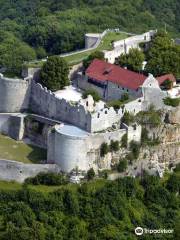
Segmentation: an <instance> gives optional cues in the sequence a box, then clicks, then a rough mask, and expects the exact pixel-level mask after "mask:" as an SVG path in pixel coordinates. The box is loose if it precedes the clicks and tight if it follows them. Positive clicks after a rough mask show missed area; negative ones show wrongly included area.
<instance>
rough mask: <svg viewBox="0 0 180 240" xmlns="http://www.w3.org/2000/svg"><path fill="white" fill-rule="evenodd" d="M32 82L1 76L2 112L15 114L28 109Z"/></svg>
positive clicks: (0, 106) (0, 100)
mask: <svg viewBox="0 0 180 240" xmlns="http://www.w3.org/2000/svg"><path fill="white" fill-rule="evenodd" d="M29 98H30V80H25V79H24V80H23V79H11V78H5V77H3V75H2V74H0V112H3V113H15V112H21V111H23V110H26V109H28V107H29Z"/></svg>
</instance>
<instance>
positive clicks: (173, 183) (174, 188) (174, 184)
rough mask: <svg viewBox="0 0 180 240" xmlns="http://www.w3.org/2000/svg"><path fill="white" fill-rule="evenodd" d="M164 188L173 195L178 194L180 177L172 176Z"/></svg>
mask: <svg viewBox="0 0 180 240" xmlns="http://www.w3.org/2000/svg"><path fill="white" fill-rule="evenodd" d="M166 188H167V189H168V190H169V191H170V192H174V193H179V189H180V177H179V175H178V174H172V175H171V176H170V177H169V179H168V181H167V185H166Z"/></svg>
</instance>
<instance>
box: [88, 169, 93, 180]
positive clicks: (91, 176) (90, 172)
mask: <svg viewBox="0 0 180 240" xmlns="http://www.w3.org/2000/svg"><path fill="white" fill-rule="evenodd" d="M94 177H95V172H94V169H93V168H90V169H89V170H88V171H87V179H88V180H92V179H93V178H94Z"/></svg>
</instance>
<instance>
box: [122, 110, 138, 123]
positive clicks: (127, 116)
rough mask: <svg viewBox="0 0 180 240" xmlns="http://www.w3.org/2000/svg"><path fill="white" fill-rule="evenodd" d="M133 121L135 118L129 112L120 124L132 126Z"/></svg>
mask: <svg viewBox="0 0 180 240" xmlns="http://www.w3.org/2000/svg"><path fill="white" fill-rule="evenodd" d="M134 121H135V117H134V115H133V114H132V113H130V112H127V111H126V112H125V113H124V115H123V117H122V119H121V122H122V123H125V124H126V125H130V124H132V123H133V122H134Z"/></svg>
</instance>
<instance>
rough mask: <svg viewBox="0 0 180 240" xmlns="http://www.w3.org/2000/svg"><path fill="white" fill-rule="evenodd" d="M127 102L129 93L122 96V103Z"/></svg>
mask: <svg viewBox="0 0 180 240" xmlns="http://www.w3.org/2000/svg"><path fill="white" fill-rule="evenodd" d="M127 100H129V95H128V93H124V94H122V96H121V101H122V102H125V101H127Z"/></svg>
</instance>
